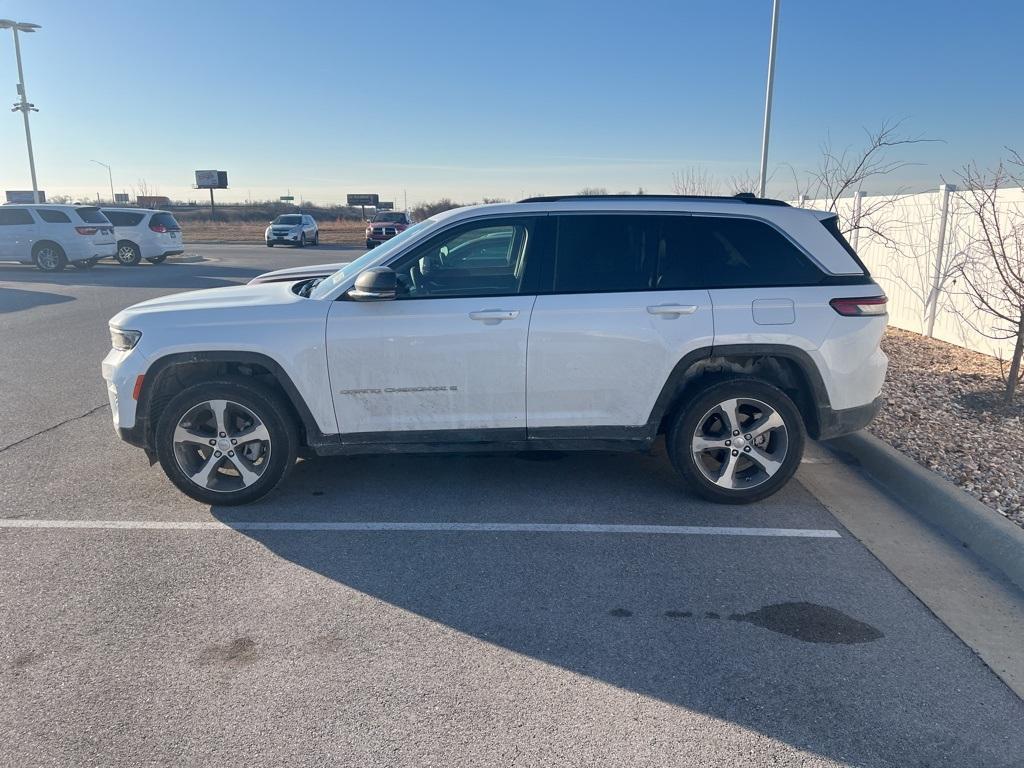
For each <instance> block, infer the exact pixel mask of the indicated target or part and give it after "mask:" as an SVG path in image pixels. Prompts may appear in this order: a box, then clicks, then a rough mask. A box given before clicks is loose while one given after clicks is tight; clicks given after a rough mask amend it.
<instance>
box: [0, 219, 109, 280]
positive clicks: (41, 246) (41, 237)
mask: <svg viewBox="0 0 1024 768" xmlns="http://www.w3.org/2000/svg"><path fill="white" fill-rule="evenodd" d="M115 250H116V248H115V241H114V227H113V226H112V225H111V224H110V222H109V221H108V220H107V217H106V216H104V215H103V213H102V211H100V209H99V208H97V207H95V206H92V205H51V204H49V203H40V204H39V205H35V204H33V205H3V206H0V261H20V262H21V263H23V264H35V265H36V266H37V267H38V268H39V269H41V270H42V271H43V272H60V271H61V270H62V269H64V267H66V266H67V265H68V264H71V265H72V266H75V267H77V268H79V269H89V268H91V267H93V266H95V265H96V262H97V261H99V260H100V259H103V258H106V257H107V256H113V255H114V252H115Z"/></svg>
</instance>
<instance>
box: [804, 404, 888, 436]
mask: <svg viewBox="0 0 1024 768" xmlns="http://www.w3.org/2000/svg"><path fill="white" fill-rule="evenodd" d="M884 403H885V400H884V399H883V398H882V397H881V396H879V397H876V398H875V399H874V400H872V401H871V402H870V403H866V404H865V405H858V406H857V407H855V408H843V409H841V410H838V411H837V410H833V409H832V408H831V407H830V406H827V405H826V406H818V434H817V435H815V437H816V438H817V439H818V440H831V439H832V438H834V437H840V436H842V435H848V434H849V433H851V432H856V431H857V430H858V429H864V427H866V426H867V425H868V424H870V423H871V422H872V421H873V420H874V418H875V416H877V415H878V411H879V410H880V409H881V408H882V405H883V404H884Z"/></svg>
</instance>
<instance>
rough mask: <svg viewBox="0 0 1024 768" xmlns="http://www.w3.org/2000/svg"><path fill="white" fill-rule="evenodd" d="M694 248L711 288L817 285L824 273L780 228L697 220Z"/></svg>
mask: <svg viewBox="0 0 1024 768" xmlns="http://www.w3.org/2000/svg"><path fill="white" fill-rule="evenodd" d="M690 226H691V227H692V231H693V238H692V247H693V249H694V253H695V254H696V256H697V258H698V259H699V261H700V265H701V269H702V271H703V274H704V281H705V284H706V286H707V287H708V288H742V287H753V286H772V285H816V284H818V283H820V282H821V281H822V278H823V275H822V274H821V272H820V271H819V270H818V269H817V268H816V267H815V266H814V265H813V264H811V263H810V262H809V261H808V260H807V257H806V256H804V255H803V254H802V253H800V251H799V250H797V248H796V246H794V245H793V244H792V243H791V242H790V241H789V240H787V239H786V238H785V237H784V236H783V235H782V234H781V233H780V232H778V231H777V230H776V229H775V228H774V227H771V226H769V225H768V224H765V223H764V222H761V221H755V220H753V219H738V218H737V219H733V218H729V217H725V216H723V217H711V216H691V217H690Z"/></svg>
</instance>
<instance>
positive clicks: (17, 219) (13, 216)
mask: <svg viewBox="0 0 1024 768" xmlns="http://www.w3.org/2000/svg"><path fill="white" fill-rule="evenodd" d="M34 223H35V221H34V220H33V219H32V214H31V213H29V212H28V211H27V210H26V209H24V208H0V226H6V227H11V226H15V225H17V224H34Z"/></svg>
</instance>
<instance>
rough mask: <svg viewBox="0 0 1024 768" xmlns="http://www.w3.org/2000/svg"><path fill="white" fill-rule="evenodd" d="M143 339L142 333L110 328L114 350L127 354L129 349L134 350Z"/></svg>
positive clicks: (111, 344)
mask: <svg viewBox="0 0 1024 768" xmlns="http://www.w3.org/2000/svg"><path fill="white" fill-rule="evenodd" d="M141 338H142V331H124V330H121V329H120V328H114V327H113V326H110V346H112V347H113V348H114V349H119V350H121V351H122V352H127V351H128V350H129V349H134V348H135V345H136V344H138V343H139V339H141Z"/></svg>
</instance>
